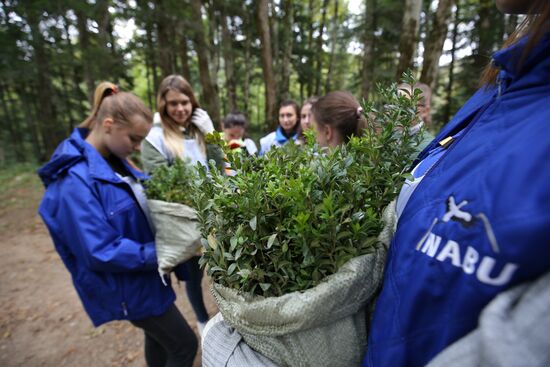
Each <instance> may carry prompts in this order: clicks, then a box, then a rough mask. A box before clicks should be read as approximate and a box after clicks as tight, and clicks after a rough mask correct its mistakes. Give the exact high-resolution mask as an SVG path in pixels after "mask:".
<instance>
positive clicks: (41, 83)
mask: <svg viewBox="0 0 550 367" xmlns="http://www.w3.org/2000/svg"><path fill="white" fill-rule="evenodd" d="M24 6H25V10H26V15H27V23H28V25H29V28H30V33H31V37H32V39H31V45H32V47H33V49H34V55H33V60H34V65H35V67H36V83H37V94H38V104H39V108H40V116H41V120H42V123H41V125H40V133H41V135H42V141H43V142H44V148H45V152H44V154H45V156H42V157H39V158H40V160H41V161H45V160H46V159H47V157H49V156H50V155H51V154H52V153H53V151H54V150H55V148H56V146H57V144H58V143H59V142H60V141H61V139H62V138H63V137H64V132H63V130H62V129H60V127H59V124H58V123H57V121H56V119H55V117H56V111H55V105H54V101H53V98H52V97H53V96H54V93H53V92H54V89H53V85H52V75H51V73H50V60H49V56H48V53H47V49H46V45H45V40H44V38H43V36H42V32H41V31H40V14H41V12H40V11H39V9H38V7H37V6H36V4H26V5H24Z"/></svg>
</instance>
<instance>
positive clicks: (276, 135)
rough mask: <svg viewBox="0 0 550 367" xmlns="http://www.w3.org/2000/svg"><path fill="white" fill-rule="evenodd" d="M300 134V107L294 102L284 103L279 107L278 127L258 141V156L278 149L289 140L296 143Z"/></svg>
mask: <svg viewBox="0 0 550 367" xmlns="http://www.w3.org/2000/svg"><path fill="white" fill-rule="evenodd" d="M299 134H300V107H299V106H298V104H297V103H296V102H294V101H285V102H283V103H281V106H280V107H279V127H277V130H275V131H273V132H272V133H269V134H268V135H266V136H264V137H263V138H261V139H260V155H264V154H265V153H267V152H268V151H269V150H270V149H271V148H272V147H280V146H282V145H284V144H286V143H288V142H289V141H290V140H293V141H296V140H297V139H298V136H299Z"/></svg>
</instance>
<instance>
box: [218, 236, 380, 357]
mask: <svg viewBox="0 0 550 367" xmlns="http://www.w3.org/2000/svg"><path fill="white" fill-rule="evenodd" d="M385 258H386V247H385V246H384V245H378V246H377V247H376V249H374V252H373V253H371V254H367V255H363V256H359V257H356V258H354V259H352V260H350V261H348V262H347V263H346V264H345V265H344V266H342V267H341V268H340V270H339V271H338V272H337V273H336V274H333V275H331V276H329V277H327V278H326V280H325V281H323V282H322V283H321V284H318V285H317V286H316V287H314V288H312V289H308V290H306V291H304V292H293V293H289V294H285V295H283V296H281V297H269V298H264V297H261V296H254V295H250V294H242V293H239V292H237V291H236V290H234V289H230V288H227V287H224V286H221V285H219V284H216V283H213V285H212V294H213V295H214V298H215V299H216V302H217V304H218V307H219V309H220V312H221V313H222V315H223V317H224V319H225V321H226V322H228V323H229V324H230V325H231V326H233V327H234V328H235V329H236V330H237V331H238V332H239V333H240V334H241V335H242V336H243V338H244V340H245V341H246V343H247V344H248V345H249V346H250V347H252V348H253V349H254V350H256V351H257V352H259V353H261V354H263V355H264V356H266V357H268V358H270V359H271V360H272V361H274V362H275V363H277V364H278V365H280V366H316V367H320V366H331V367H338V366H342V367H348V366H359V365H360V363H361V360H362V358H363V354H364V352H365V350H366V344H367V330H366V316H367V315H366V313H367V310H368V309H370V303H372V302H373V301H374V298H375V296H376V294H377V291H378V288H379V286H380V284H381V281H382V277H383V270H384V263H385Z"/></svg>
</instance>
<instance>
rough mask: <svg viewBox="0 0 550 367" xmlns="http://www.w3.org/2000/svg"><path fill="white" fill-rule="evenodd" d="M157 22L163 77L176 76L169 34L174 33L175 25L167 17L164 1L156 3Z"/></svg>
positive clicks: (159, 0)
mask: <svg viewBox="0 0 550 367" xmlns="http://www.w3.org/2000/svg"><path fill="white" fill-rule="evenodd" d="M155 20H156V22H155V23H156V28H157V41H158V45H157V46H158V56H159V64H160V70H161V74H162V75H161V77H162V78H165V77H167V76H168V75H171V74H174V72H175V68H174V65H173V63H172V60H173V59H174V56H173V55H172V53H173V50H174V47H173V45H172V43H171V42H170V36H169V33H170V32H171V31H172V29H173V28H174V27H173V24H172V22H171V19H170V18H169V17H168V15H167V9H165V8H164V5H163V2H162V0H156V1H155Z"/></svg>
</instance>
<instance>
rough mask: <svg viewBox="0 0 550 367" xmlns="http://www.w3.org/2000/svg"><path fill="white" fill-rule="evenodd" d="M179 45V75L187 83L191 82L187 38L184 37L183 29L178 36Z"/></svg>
mask: <svg viewBox="0 0 550 367" xmlns="http://www.w3.org/2000/svg"><path fill="white" fill-rule="evenodd" d="M182 28H183V27H182ZM179 44H180V47H179V50H180V62H181V73H182V75H183V77H184V78H185V79H187V81H188V82H191V69H190V68H189V50H188V47H187V38H186V37H185V32H184V30H183V29H182V31H181V33H180V35H179Z"/></svg>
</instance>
